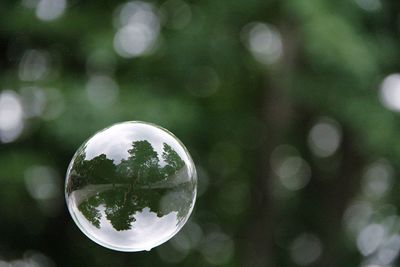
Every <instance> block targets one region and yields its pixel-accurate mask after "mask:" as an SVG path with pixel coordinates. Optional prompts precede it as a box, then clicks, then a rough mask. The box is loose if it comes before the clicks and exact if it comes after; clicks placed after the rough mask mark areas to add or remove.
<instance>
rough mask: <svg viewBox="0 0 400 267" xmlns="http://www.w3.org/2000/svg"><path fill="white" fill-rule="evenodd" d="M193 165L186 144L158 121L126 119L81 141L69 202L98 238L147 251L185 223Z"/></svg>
mask: <svg viewBox="0 0 400 267" xmlns="http://www.w3.org/2000/svg"><path fill="white" fill-rule="evenodd" d="M196 183H197V178H196V172H195V169H194V164H193V162H192V160H191V158H190V156H189V154H188V152H187V151H186V149H185V148H184V147H183V145H182V144H181V143H180V142H179V141H178V140H177V139H176V137H174V136H173V135H172V134H170V133H169V132H167V131H166V130H164V129H162V128H159V127H157V126H154V125H151V124H146V123H140V122H126V123H120V124H116V125H113V126H111V127H109V128H107V129H105V130H103V131H100V132H98V133H97V134H95V135H94V136H93V137H92V138H90V139H89V140H88V141H87V142H86V143H85V144H83V145H82V147H80V148H79V149H78V151H77V153H76V154H75V156H74V158H73V160H72V161H71V164H70V166H69V169H68V172H67V178H66V198H67V202H68V207H69V210H70V212H71V215H72V217H73V218H74V220H75V222H76V223H77V225H78V226H79V227H80V229H81V230H82V231H83V232H84V233H85V234H86V235H87V236H88V237H89V238H91V239H92V240H94V241H95V242H97V243H99V244H101V245H103V246H105V247H108V248H111V249H115V250H120V251H140V250H148V249H151V248H152V247H154V246H157V245H159V244H161V243H163V242H165V241H167V240H168V239H169V238H171V237H172V236H173V235H174V234H175V233H176V232H177V231H179V229H180V228H181V227H182V226H183V225H184V224H185V222H186V220H187V219H188V217H189V215H190V213H191V210H192V208H193V205H194V200H195V196H196Z"/></svg>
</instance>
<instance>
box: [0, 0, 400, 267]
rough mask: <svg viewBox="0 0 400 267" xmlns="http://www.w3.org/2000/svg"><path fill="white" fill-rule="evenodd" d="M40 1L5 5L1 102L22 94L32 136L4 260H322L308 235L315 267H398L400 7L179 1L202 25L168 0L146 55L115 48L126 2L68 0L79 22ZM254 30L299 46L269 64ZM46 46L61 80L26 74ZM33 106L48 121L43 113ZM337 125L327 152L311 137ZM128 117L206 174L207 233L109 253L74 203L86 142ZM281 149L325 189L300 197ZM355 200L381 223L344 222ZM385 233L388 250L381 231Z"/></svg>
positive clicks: (3, 199)
mask: <svg viewBox="0 0 400 267" xmlns="http://www.w3.org/2000/svg"><path fill="white" fill-rule="evenodd" d="M49 1H50V2H51V0H49ZM53 1H55V2H58V1H56V0H53ZM35 2H37V1H29V0H26V1H11V0H8V1H7V0H2V1H1V3H0V90H4V91H3V93H2V95H0V96H3V97H4V95H10V94H11V95H13V93H12V92H14V93H15V94H18V95H15V94H14V95H13V96H14V98H15V97H17V99H18V98H19V99H20V100H21V103H22V105H23V107H24V112H25V116H24V118H23V119H22V121H20V124H23V127H24V128H23V132H22V133H21V135H19V136H18V138H17V139H16V140H13V141H11V142H8V141H6V142H4V143H2V144H0V260H2V261H3V262H2V261H0V266H2V265H1V264H3V263H4V262H5V261H7V262H8V261H14V263H16V262H15V261H18V260H19V261H24V262H25V263H27V262H29V263H30V264H34V262H37V263H38V264H39V266H40V265H43V266H52V264H55V265H56V266H115V267H117V266H164V265H165V266H168V265H177V266H191V267H194V266H213V265H222V266H269V267H271V266H272V267H273V266H301V262H300V265H299V261H298V260H296V256H293V255H294V254H296V251H297V255H298V254H299V253H300V255H306V256H305V257H306V259H307V257H308V256H307V255H309V254H310V253H311V255H313V254H312V253H314V254H315V253H316V248H315V246H314V247H313V246H307V242H306V244H304V242H303V243H301V242H300V244H302V245H301V246H300V247H301V248H302V249H303V250H300V252H299V250H298V246H297V250H296V246H295V245H294V243H293V242H295V240H297V241H298V240H299V239H298V238H299V237H300V241H301V237H302V236H303V237H304V233H308V234H307V235H306V236H310V235H311V236H313V237H314V238H312V240H314V243H313V242H311V243H312V244H313V245H316V246H317V252H318V251H320V252H321V253H320V255H319V257H317V259H316V260H315V261H312V262H311V263H310V264H309V265H307V266H324V267H327V266H340V267H342V266H367V265H362V264H363V263H366V262H368V261H371V262H372V263H375V264H378V266H383V267H384V266H386V265H384V264H383V263H382V262H380V261H381V260H382V256H381V258H379V250H380V249H383V247H384V246H385V245H384V244H385V242H386V241H387V240H388V239H389V238H390V237H398V236H397V235H398V234H399V229H400V227H399V225H400V223H399V222H400V219H399V218H398V217H397V209H398V208H399V207H400V198H399V194H398V190H399V186H400V184H399V181H398V171H399V168H400V165H399V159H400V138H399V133H400V123H399V122H400V120H399V115H398V114H396V113H395V112H393V111H390V110H388V109H386V108H385V107H384V106H383V105H382V103H381V102H380V101H379V88H380V84H381V83H382V80H383V79H384V78H385V77H386V76H387V75H389V74H392V73H396V72H398V71H399V69H400V60H399V58H400V39H399V37H400V36H399V33H400V27H399V21H400V20H399V11H400V2H398V1H396V0H387V1H380V0H371V2H372V3H375V4H376V3H378V4H379V5H378V8H377V9H374V10H367V9H368V8H367V9H365V5H364V6H363V4H362V3H364V4H365V3H368V2H369V1H367V0H358V1H352V0H336V1H331V0H285V1H278V0H264V1H261V0H203V1H187V2H181V1H175V2H169V3H175V4H176V5H175V6H173V5H172V6H173V7H178V8H181V9H182V6H184V8H183V10H184V12H187V10H190V13H189V15H190V14H191V16H190V20H187V21H185V17H183V20H184V22H185V23H181V24H179V19H180V20H182V14H180V13H179V12H175V13H174V11H173V10H174V8H172V9H168V10H169V11H168V10H167V11H165V6H166V5H165V3H164V1H152V2H148V3H151V4H152V5H153V6H154V9H155V10H158V9H159V8H160V7H161V9H162V10H164V15H165V12H166V14H167V15H166V16H164V17H166V19H164V20H163V21H164V22H163V23H161V27H160V32H159V35H158V39H157V45H156V48H155V49H154V51H152V52H151V53H149V54H146V55H142V56H140V57H134V58H124V57H121V56H120V55H118V53H116V51H115V49H114V47H113V40H114V37H115V34H116V32H117V31H118V28H116V27H115V26H114V25H113V24H114V23H113V20H115V18H116V17H117V16H118V15H117V11H116V10H118V7H119V6H120V5H121V4H124V3H125V2H122V1H111V0H109V1H78V0H68V1H67V6H66V9H65V10H64V13H63V14H62V15H60V16H59V17H58V18H55V19H54V20H49V21H43V20H42V19H40V16H39V17H38V16H37V15H36V9H37V7H35V5H37V3H35ZM360 3H361V4H360ZM363 7H364V8H363ZM367 7H368V5H367ZM171 10H172V11H171ZM168 12H169V13H168ZM184 14H186V15H187V13H184ZM160 16H161V15H160ZM179 16H181V17H179ZM174 21H175V22H176V21H178V22H176V23H178V24H179V25H178V26H179V27H176V25H175V26H174ZM254 22H259V23H267V24H266V25H269V27H270V29H271V27H272V29H275V31H276V32H279V33H280V37H281V41H282V44H283V52H282V55H281V57H279V58H278V59H277V60H276V61H274V62H272V63H271V64H263V63H260V62H259V60H257V57H256V56H253V54H252V53H251V51H249V49H248V47H247V46H246V29H248V28H249V27H251V26H247V27H245V26H246V25H254V24H251V23H254ZM249 23H250V24H249ZM271 25H273V26H271ZM32 49H33V50H32ZM32 51H34V52H33V53H34V55H35V53H36V55H37V53H39V59H43V58H44V60H45V61H44V63H43V62H42V65H43V64H44V65H45V67H46V71H45V72H42V75H38V76H37V77H36V76H35V77H33V78H32V77H31V78H29V75H28V78H26V77H25V76H24V74H21V73H22V72H23V70H24V66H25V65H24V64H26V60H25V61H24V57H25V59H26V57H27V55H29V53H31V55H32ZM38 51H39V52H38ZM258 59H259V58H258ZM24 62H25V63H24ZM39 63H40V62H39ZM39 63H38V64H39ZM38 66H39V67H40V66H41V65H40V64H39V65H38ZM38 66H37V65H36V67H34V69H35V68H39V67H38ZM25 67H26V66H25ZM26 68H28V69H26V71H28V72H29V71H31V72H32V71H33V72H34V71H35V70H32V69H29V66H28V67H26ZM39 74H40V70H39ZM93 75H105V76H107V77H109V78H110V79H112V80H113V81H114V82H115V83H116V84H117V86H118V88H119V89H118V97H117V99H116V100H115V102H112V103H111V104H110V105H102V104H101V103H103V102H101V101H104V99H102V98H104V96H101V95H99V96H97V97H98V98H99V99H98V100H99V101H100V104H98V105H93V104H92V102H93V99H92V101H91V100H90V99H89V97H88V94H87V88H86V87H87V83H88V81H89V80H90V79H91V77H93ZM32 87H34V89H32ZM106 89H107V88H106ZM7 90H12V92H10V91H7ZM34 96H35V97H34ZM95 98H96V96H95ZM0 99H1V98H0ZM38 99H39V100H38ZM40 101H42V102H40ZM95 101H96V100H95ZM0 103H1V102H0ZM38 103H39V104H38ZM106 103H107V100H106ZM32 105H33V106H35V105H39V106H40V107H41V109H40V110H39V112H36V113H35V114H33V113H32V112H31V109H30V108H29V107H30V106H32ZM0 110H2V111H3V112H4V110H5V108H4V107H3V108H2V107H0ZM29 112H31V113H29ZM4 114H5V113H3V115H2V114H0V118H1V116H3V117H4V116H6V115H4ZM32 114H33V115H32ZM7 116H8V115H7ZM321 117H328V118H330V119H331V120H333V121H335V122H336V123H337V125H338V127H339V128H338V129H341V137H342V138H341V143H340V146H339V148H338V150H337V151H336V152H335V153H334V154H333V155H330V156H329V157H325V158H320V157H317V156H316V155H315V154H313V153H312V150H310V146H309V142H308V138H309V133H310V129H311V128H312V127H313V125H314V124H315V123H316V122H318V121H319V118H321ZM3 120H4V119H3ZM127 120H141V121H148V122H152V123H156V124H159V125H161V126H163V127H165V128H167V129H169V130H170V131H172V132H173V133H174V134H175V135H176V136H178V137H179V138H180V139H181V140H182V142H183V143H184V144H185V145H186V146H187V147H188V149H189V151H190V152H191V154H192V156H193V159H194V161H195V163H196V166H197V168H198V173H199V184H200V185H199V188H200V191H201V194H199V196H198V198H197V203H196V207H195V209H194V212H193V214H192V216H191V222H190V224H191V227H188V228H184V230H183V231H184V232H183V234H182V235H180V236H178V237H177V238H176V239H174V240H173V241H172V242H168V243H166V244H164V245H162V246H160V247H159V248H155V249H153V250H151V251H150V252H141V253H122V252H115V251H111V250H107V249H105V248H102V247H100V246H98V245H97V244H95V243H93V242H92V241H90V240H89V239H88V238H86V237H85V236H84V235H83V234H82V233H81V232H80V231H79V229H78V228H77V227H76V225H74V223H73V221H72V219H71V217H70V215H69V213H68V211H67V208H66V205H65V204H64V196H63V184H64V175H65V172H66V169H67V166H68V164H69V161H70V159H71V158H72V156H73V154H74V152H75V151H76V149H77V148H78V147H79V146H80V145H81V144H82V143H83V142H84V140H86V139H87V138H88V137H90V136H91V135H92V134H93V133H94V132H96V131H97V130H99V129H102V128H104V127H106V126H109V125H111V124H113V123H116V122H120V121H127ZM1 127H2V126H1V125H0V129H2V128H1ZM1 135H2V132H1V131H0V137H1ZM281 144H288V145H290V146H291V147H292V148H296V149H297V151H298V155H299V156H300V157H301V158H302V159H303V160H304V162H306V163H304V164H306V165H307V164H308V166H310V170H311V176H310V182H309V183H308V184H306V185H305V186H304V187H303V188H301V189H299V190H295V191H292V190H289V189H287V188H285V187H284V186H282V185H281V184H280V182H279V181H280V180H279V178H278V177H277V175H276V174H275V173H274V171H273V170H272V168H271V164H270V161H271V160H270V157H271V152H272V151H274V149H275V148H276V147H277V146H279V145H281ZM376 162H378V164H383V166H386V167H387V168H388V170H392V174H391V176H390V177H392V180H391V181H392V186H391V187H390V188H389V189H388V191H387V193H386V194H385V195H383V196H381V197H379V198H376V197H375V198H373V197H370V196H369V195H368V194H366V193H365V192H366V190H365V186H366V185H365V181H366V180H365V170H366V168H367V169H368V166H371V164H375V163H376ZM382 162H383V163H382ZM38 166H39V167H38ZM40 166H41V167H40ZM32 173H33V174H32ZM295 175H297V174H295ZM32 177H33V178H32ZM35 177H36V178H35ZM43 177H44V178H43ZM377 179H378V180H379V179H380V178H379V177H378V178H377ZM40 183H44V187H46V186H49V184H50V189H51V190H50V193H48V194H47V195H46V194H45V195H44V196H45V197H44V198H42V199H38V198H35V197H34V194H32V192H31V191H32V190H35V189H34V188H39V189H40V188H42V189H43V187H41V186H43V184H40ZM46 183H47V185H46ZM35 186H36V187H35ZM32 188H33V189H32ZM45 189H46V188H45ZM30 190H31V191H30ZM29 192H31V193H29ZM355 201H358V202H357V203H359V205H361V206H362V205H364V206H363V207H367V208H366V209H367V210H368V209H369V213H368V214H369V215H368V216H367V217H366V218H364V219H360V221H359V223H360V225H359V228H357V229H356V230H355V233H353V232H351V231H350V232H349V231H348V227H347V225H346V220H344V219H343V216H344V214H345V211H346V210H347V208H348V207H349V206H350V205H352V203H355ZM360 203H361V204H360ZM353 212H354V210H350V211H349V212H347V213H346V214H347V217H349V216H351V215H354V214H352V213H353ZM348 214H350V215H348ZM345 217H346V216H345ZM347 217H346V218H347ZM388 218H392V219H393V223H392V224H390V223H388ZM368 225H369V226H371V225H372V226H373V227H375V228H369V230H371V229H375V230H376V229H383V230H384V232H385V236H384V238H383V241H382V242H381V243H380V245H379V244H378V247H377V250H376V251H375V252H373V253H371V254H370V255H366V256H364V255H363V254H362V253H360V251H359V246H357V238H358V237H359V236H360V233H361V231H362V230H363V229H364V230H365V229H367V228H365V227H368ZM193 229H195V230H193ZM370 232H371V231H370ZM371 233H372V236H373V237H375V238H372V240H370V242H375V241H376V240H377V238H376V235H379V234H380V233H379V231H372V232H371ZM315 240H319V241H318V242H315ZM385 240H386V241H385ZM378 243H379V242H378ZM399 249H400V246H398V248H397V247H396V246H394V247H393V251H394V253H395V254H397V253H398V250H399ZM307 253H308V254H307ZM317 254H318V253H317ZM364 254H365V253H364ZM19 263H21V262H19ZM379 264H380V265H379ZM32 266H36V265H32ZM388 266H389V265H388ZM392 266H399V265H396V261H393V262H392Z"/></svg>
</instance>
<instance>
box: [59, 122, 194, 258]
mask: <svg viewBox="0 0 400 267" xmlns="http://www.w3.org/2000/svg"><path fill="white" fill-rule="evenodd" d="M131 123H135V124H145V125H148V126H153V127H155V128H157V129H159V130H161V131H163V132H165V133H167V134H169V135H171V136H172V137H173V138H174V139H175V140H176V141H177V142H178V144H180V145H181V146H182V149H183V151H184V152H185V153H186V155H187V158H188V160H189V162H190V163H191V164H190V166H188V169H189V173H192V175H191V176H190V177H191V180H192V181H194V182H195V187H194V196H193V201H192V203H191V206H190V208H189V211H188V215H187V216H186V217H185V219H184V220H182V221H181V222H180V223H179V225H178V227H177V228H176V229H175V230H174V231H173V232H172V233H171V235H170V236H169V238H167V239H165V240H163V239H161V240H160V241H159V242H156V243H154V245H153V246H152V247H151V248H148V249H143V248H121V247H116V246H112V245H109V244H106V243H105V242H103V241H101V240H99V239H98V238H96V237H94V236H92V235H90V234H89V233H87V232H86V231H85V229H84V227H83V226H82V225H81V224H80V223H79V220H78V219H77V218H76V215H75V213H73V212H72V209H73V208H72V207H70V205H69V204H68V203H69V202H68V195H67V181H68V173H70V171H71V168H72V165H73V163H74V161H75V158H76V157H77V156H78V151H79V150H80V148H82V147H83V146H84V145H85V144H87V142H88V141H89V140H90V139H92V138H93V137H94V136H95V135H97V134H99V133H101V132H103V131H106V130H107V129H110V128H111V127H113V126H116V125H120V124H131ZM197 179H198V176H197V171H196V166H195V164H194V161H193V159H192V156H191V155H190V153H189V151H188V149H187V148H186V146H185V145H184V144H183V143H182V141H181V140H180V139H179V138H178V137H176V136H175V135H174V134H173V133H172V132H170V131H169V130H167V129H165V128H164V127H161V126H159V125H157V124H154V123H151V122H145V121H136V120H134V121H123V122H117V123H114V124H112V125H110V126H108V127H105V128H103V129H101V130H98V131H97V132H95V133H94V134H92V135H91V136H90V137H89V138H87V139H86V140H85V141H84V142H83V143H82V144H81V145H80V146H79V147H78V149H77V150H76V152H75V153H74V155H73V156H72V159H71V161H70V163H69V165H68V168H67V172H66V174H65V182H64V197H65V203H66V205H67V208H68V211H69V213H70V215H71V217H72V219H73V221H74V222H75V224H76V226H77V227H78V228H79V230H80V231H81V232H82V233H83V234H84V235H85V236H86V237H88V238H89V239H90V240H92V241H93V242H95V243H96V244H98V245H100V246H102V247H105V248H108V249H111V250H114V251H119V252H139V251H150V250H151V249H153V248H155V247H157V246H159V245H161V244H163V243H165V242H167V241H169V240H170V239H172V238H173V237H174V236H175V235H176V234H177V233H178V232H179V231H180V230H181V229H182V227H183V226H184V225H185V224H186V223H187V221H188V220H189V218H190V216H191V215H192V212H193V209H194V206H195V204H196V198H197Z"/></svg>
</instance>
